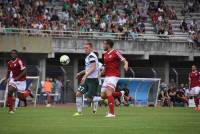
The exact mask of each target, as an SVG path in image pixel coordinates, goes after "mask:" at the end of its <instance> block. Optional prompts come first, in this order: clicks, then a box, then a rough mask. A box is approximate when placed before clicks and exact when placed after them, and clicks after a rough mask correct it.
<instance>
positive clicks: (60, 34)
mask: <svg viewBox="0 0 200 134" xmlns="http://www.w3.org/2000/svg"><path fill="white" fill-rule="evenodd" d="M0 34H6V35H7V34H9V35H15V34H20V35H29V36H39V35H42V36H51V37H53V38H82V39H99V40H101V39H107V38H109V39H113V40H139V41H140V40H148V41H157V40H163V41H172V42H188V41H187V38H188V35H187V34H175V35H160V34H159V35H158V34H152V33H145V34H136V37H135V38H134V37H132V36H131V33H130V32H127V33H110V32H80V31H70V30H67V31H62V30H38V29H19V28H0Z"/></svg>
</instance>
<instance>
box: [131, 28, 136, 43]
mask: <svg viewBox="0 0 200 134" xmlns="http://www.w3.org/2000/svg"><path fill="white" fill-rule="evenodd" d="M130 34H131V37H132V38H133V40H136V39H137V38H138V32H137V28H135V27H133V29H132V31H130Z"/></svg>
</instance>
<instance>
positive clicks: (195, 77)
mask: <svg viewBox="0 0 200 134" xmlns="http://www.w3.org/2000/svg"><path fill="white" fill-rule="evenodd" d="M199 78H200V72H198V71H192V72H190V74H189V80H190V82H191V84H190V87H191V88H193V87H197V86H199V84H200V82H199Z"/></svg>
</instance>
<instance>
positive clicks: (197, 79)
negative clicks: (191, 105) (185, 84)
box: [189, 65, 200, 110]
mask: <svg viewBox="0 0 200 134" xmlns="http://www.w3.org/2000/svg"><path fill="white" fill-rule="evenodd" d="M189 88H190V95H191V96H193V97H194V102H195V105H196V108H195V110H200V108H198V106H199V94H200V72H199V71H197V68H196V66H195V65H193V66H192V71H191V72H190V73H189Z"/></svg>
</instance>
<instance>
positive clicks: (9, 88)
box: [8, 86, 15, 96]
mask: <svg viewBox="0 0 200 134" xmlns="http://www.w3.org/2000/svg"><path fill="white" fill-rule="evenodd" d="M14 91H15V89H14V87H12V86H9V87H8V96H12V95H13V93H14Z"/></svg>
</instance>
